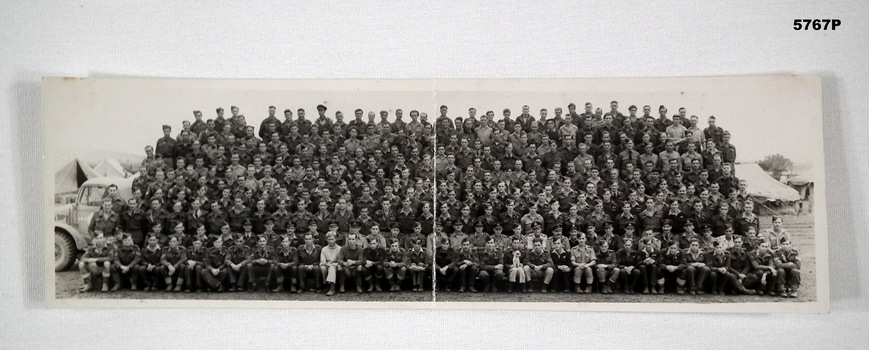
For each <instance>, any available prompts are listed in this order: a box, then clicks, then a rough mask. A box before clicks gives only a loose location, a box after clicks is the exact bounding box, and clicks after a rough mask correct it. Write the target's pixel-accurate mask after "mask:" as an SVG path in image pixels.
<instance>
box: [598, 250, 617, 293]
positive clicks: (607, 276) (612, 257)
mask: <svg viewBox="0 0 869 350" xmlns="http://www.w3.org/2000/svg"><path fill="white" fill-rule="evenodd" d="M598 251H599V253H597V255H596V257H597V263H596V264H595V266H594V267H595V270H596V271H597V281H598V283H600V285H599V286H598V289H599V290H600V292H601V294H610V293H613V292H615V286H616V283H618V281H619V273H620V272H621V270H619V267H618V266H619V265H618V259H617V258H616V252H615V251H613V250H612V249H610V244H609V242H608V241H607V240H601V241H600V247H599V248H598Z"/></svg>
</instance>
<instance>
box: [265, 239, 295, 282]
mask: <svg viewBox="0 0 869 350" xmlns="http://www.w3.org/2000/svg"><path fill="white" fill-rule="evenodd" d="M291 243H292V238H290V237H288V236H283V237H282V238H281V243H280V246H278V247H277V248H276V249H275V252H274V263H273V264H272V267H271V269H272V271H271V273H270V275H272V276H274V277H275V283H276V284H277V286H276V287H275V289H272V292H273V293H277V292H282V291H283V290H284V281H285V279H286V278H287V277H288V276H289V278H290V292H292V293H295V292H296V291H297V289H296V275H297V274H298V254H297V249H296V248H294V247H293V246H292V244H291Z"/></svg>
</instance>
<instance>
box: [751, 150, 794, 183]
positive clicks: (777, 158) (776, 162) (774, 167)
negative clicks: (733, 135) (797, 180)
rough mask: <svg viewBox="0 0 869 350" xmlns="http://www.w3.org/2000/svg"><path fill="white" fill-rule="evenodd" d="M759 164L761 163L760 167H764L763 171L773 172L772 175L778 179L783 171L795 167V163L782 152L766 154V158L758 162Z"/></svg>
mask: <svg viewBox="0 0 869 350" xmlns="http://www.w3.org/2000/svg"><path fill="white" fill-rule="evenodd" d="M757 165H760V168H761V169H763V171H766V172H769V173H772V177H774V178H776V179H778V178H780V177H781V173H783V172H785V171H790V170H791V168H793V166H794V163H793V162H791V160H790V159H787V158H785V156H783V155H781V154H773V155H768V156H766V158H764V159H763V160H762V161H760V162H759V163H757Z"/></svg>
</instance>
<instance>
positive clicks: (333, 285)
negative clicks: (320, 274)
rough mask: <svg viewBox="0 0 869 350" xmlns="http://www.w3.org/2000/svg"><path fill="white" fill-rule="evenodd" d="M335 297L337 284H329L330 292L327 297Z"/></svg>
mask: <svg viewBox="0 0 869 350" xmlns="http://www.w3.org/2000/svg"><path fill="white" fill-rule="evenodd" d="M333 295H335V284H334V283H329V291H328V292H326V296H327V297H331V296H333Z"/></svg>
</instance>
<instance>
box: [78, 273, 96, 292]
mask: <svg viewBox="0 0 869 350" xmlns="http://www.w3.org/2000/svg"><path fill="white" fill-rule="evenodd" d="M82 280H83V281H84V287H82V288H81V289H80V290H79V291H80V292H82V293H85V292H90V291H91V290H93V289H94V283H93V281H91V276H87V277H82Z"/></svg>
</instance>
